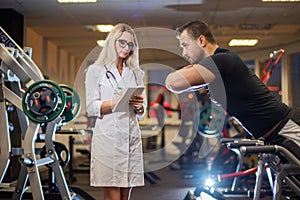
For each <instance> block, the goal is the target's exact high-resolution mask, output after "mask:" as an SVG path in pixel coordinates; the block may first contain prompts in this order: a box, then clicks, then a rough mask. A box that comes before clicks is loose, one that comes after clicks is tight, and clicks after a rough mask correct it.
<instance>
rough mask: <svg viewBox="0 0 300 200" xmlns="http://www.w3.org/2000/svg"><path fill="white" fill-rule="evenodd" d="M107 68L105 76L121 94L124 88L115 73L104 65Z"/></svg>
mask: <svg viewBox="0 0 300 200" xmlns="http://www.w3.org/2000/svg"><path fill="white" fill-rule="evenodd" d="M104 67H105V69H106V73H105V76H106V78H107V79H108V81H109V83H110V85H111V86H112V88H113V89H114V90H115V91H116V92H117V93H118V94H119V93H120V91H119V90H121V89H122V88H121V87H120V85H119V83H118V81H117V79H116V77H115V75H114V74H113V73H112V72H111V71H110V70H109V69H108V68H107V66H106V65H104ZM112 80H114V82H115V84H113V82H112Z"/></svg>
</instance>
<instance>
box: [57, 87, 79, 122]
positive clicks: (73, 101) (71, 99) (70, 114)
mask: <svg viewBox="0 0 300 200" xmlns="http://www.w3.org/2000/svg"><path fill="white" fill-rule="evenodd" d="M59 86H60V87H61V88H62V90H63V91H64V93H65V96H66V107H65V109H64V112H63V113H62V116H61V117H62V123H68V122H70V121H72V120H73V119H74V118H76V117H77V116H78V114H79V111H80V109H81V101H80V97H79V95H78V93H77V92H76V90H74V89H73V88H72V87H70V86H68V85H63V84H60V85H59Z"/></svg>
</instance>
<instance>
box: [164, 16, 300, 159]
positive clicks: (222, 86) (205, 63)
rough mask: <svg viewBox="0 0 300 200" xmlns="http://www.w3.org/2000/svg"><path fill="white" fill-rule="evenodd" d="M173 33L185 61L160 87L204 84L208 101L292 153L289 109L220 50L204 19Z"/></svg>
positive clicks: (295, 135)
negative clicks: (183, 65)
mask: <svg viewBox="0 0 300 200" xmlns="http://www.w3.org/2000/svg"><path fill="white" fill-rule="evenodd" d="M177 32H178V39H179V42H180V46H181V47H182V50H183V53H182V54H183V56H184V57H185V58H186V59H187V60H188V61H189V62H190V63H191V65H189V66H187V67H185V68H182V69H180V70H177V71H175V72H173V73H171V74H169V75H168V76H167V79H166V87H167V88H168V89H169V90H170V91H172V92H175V93H181V92H184V91H191V90H195V89H198V88H201V87H204V86H208V89H209V93H210V98H211V100H212V101H213V102H216V103H217V104H219V105H220V106H222V107H223V108H224V109H225V110H226V111H227V112H228V114H229V115H230V116H232V117H234V118H235V119H237V121H239V122H240V123H241V125H242V126H243V127H244V128H245V129H246V130H247V131H248V132H249V133H250V134H251V135H252V136H254V137H255V138H261V137H263V138H265V139H266V141H267V142H268V143H270V144H277V145H282V146H285V147H286V148H288V149H289V150H290V151H292V152H293V153H295V154H296V153H297V151H299V149H300V127H299V125H298V124H296V123H295V122H294V121H293V120H292V119H291V118H292V114H293V113H292V110H291V108H289V107H288V106H287V105H285V104H284V103H282V102H281V100H280V99H278V98H277V97H276V96H275V95H274V94H273V93H272V92H271V91H269V90H268V88H267V87H266V86H265V85H264V83H262V81H261V80H260V79H259V78H258V77H257V76H256V75H255V74H254V73H253V72H252V71H251V70H249V69H248V67H247V66H246V65H245V64H244V62H243V61H242V60H241V58H240V57H239V56H238V55H237V54H235V53H233V52H231V51H229V50H226V49H222V48H220V47H219V46H218V45H217V43H216V41H215V39H214V37H213V34H212V33H211V31H210V29H209V27H208V25H207V24H206V23H204V22H201V21H192V22H189V23H187V24H185V25H183V26H181V27H179V28H178V29H177ZM296 156H297V155H296ZM298 158H299V159H300V156H299V155H298Z"/></svg>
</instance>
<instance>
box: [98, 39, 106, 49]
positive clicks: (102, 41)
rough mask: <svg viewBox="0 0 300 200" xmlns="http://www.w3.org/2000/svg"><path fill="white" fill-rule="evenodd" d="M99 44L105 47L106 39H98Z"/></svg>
mask: <svg viewBox="0 0 300 200" xmlns="http://www.w3.org/2000/svg"><path fill="white" fill-rule="evenodd" d="M97 44H98V45H99V46H100V47H104V44H105V40H97Z"/></svg>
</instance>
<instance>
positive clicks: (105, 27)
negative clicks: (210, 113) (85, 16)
mask: <svg viewBox="0 0 300 200" xmlns="http://www.w3.org/2000/svg"><path fill="white" fill-rule="evenodd" d="M113 28H114V26H113V25H111V24H100V25H96V29H97V30H98V31H100V32H110V31H111V30H112V29H113Z"/></svg>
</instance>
